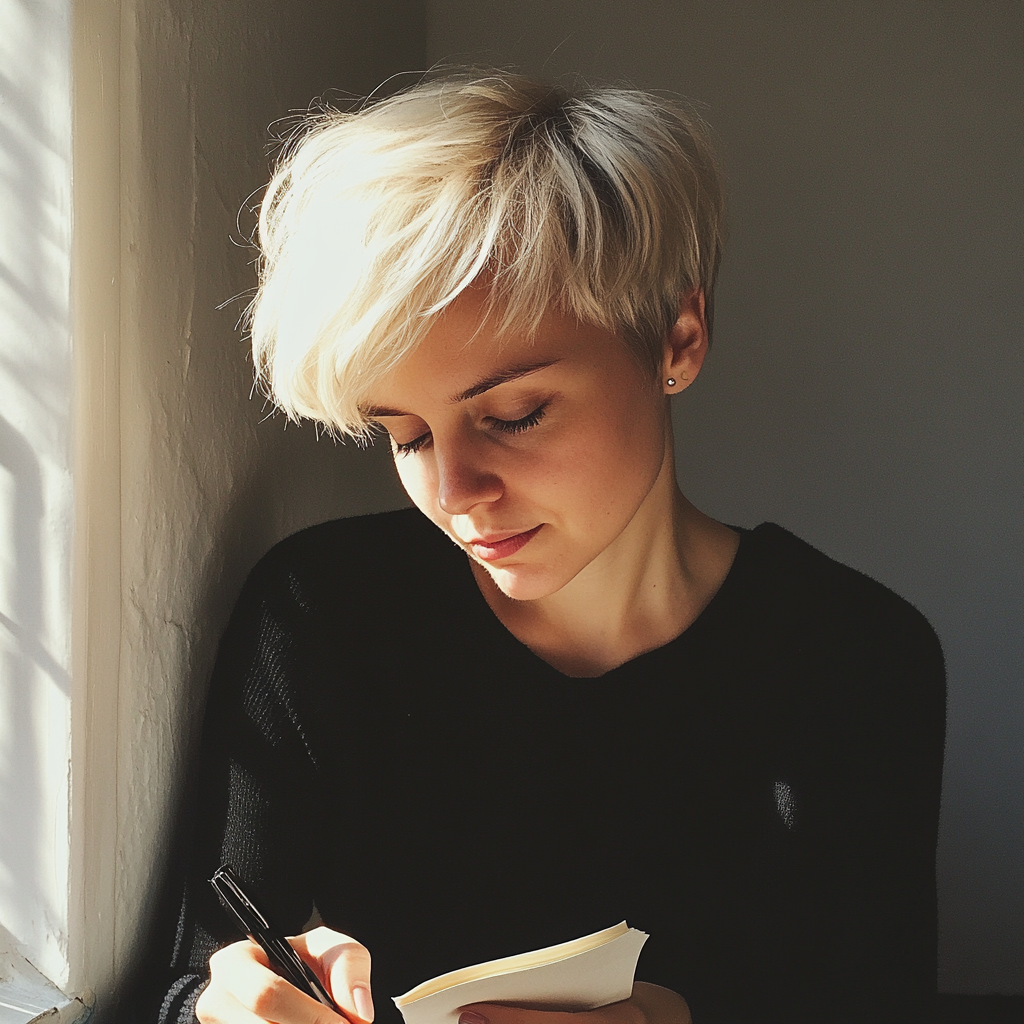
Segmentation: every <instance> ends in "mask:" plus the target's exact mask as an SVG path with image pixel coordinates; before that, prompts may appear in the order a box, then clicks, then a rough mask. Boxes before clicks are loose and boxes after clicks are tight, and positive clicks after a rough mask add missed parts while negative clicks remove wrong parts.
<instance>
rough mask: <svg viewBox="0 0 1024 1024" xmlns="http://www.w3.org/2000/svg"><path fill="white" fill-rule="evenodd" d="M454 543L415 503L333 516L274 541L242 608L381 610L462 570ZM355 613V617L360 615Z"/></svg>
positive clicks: (439, 585)
mask: <svg viewBox="0 0 1024 1024" xmlns="http://www.w3.org/2000/svg"><path fill="white" fill-rule="evenodd" d="M458 554H459V552H458V550H457V549H456V548H455V546H454V545H453V544H452V542H451V541H450V540H449V539H448V538H447V537H446V536H445V535H444V534H443V533H442V532H441V531H440V530H439V529H438V528H437V527H436V526H434V524H433V523H431V522H430V521H429V520H428V519H427V518H426V517H425V516H424V515H423V514H422V513H421V512H420V511H418V510H417V509H415V508H409V509H399V510H397V511H394V512H381V513H376V514H374V515H365V516H353V517H350V518H346V519H335V520H331V521H329V522H325V523H320V524H318V525H316V526H310V527H307V528H306V529H303V530H300V531H299V532H298V533H294V534H292V535H291V536H289V537H286V538H284V539H283V540H281V541H278V543H276V544H275V545H274V546H273V547H272V548H271V549H270V550H269V551H268V552H267V553H266V554H265V555H263V557H262V558H260V560H259V561H258V562H257V563H256V565H255V566H254V567H253V569H252V571H251V572H250V573H249V576H248V578H247V580H246V582H245V585H244V586H243V589H242V593H241V595H240V598H239V605H246V604H250V603H254V602H255V603H257V604H259V605H261V606H262V607H266V608H278V609H280V611H281V614H284V615H286V616H288V617H289V618H295V616H302V615H303V614H304V613H306V612H313V613H315V612H317V611H321V610H333V609H338V610H343V611H344V613H345V614H353V613H359V612H360V610H362V611H365V612H367V613H369V612H370V611H371V609H372V610H377V609H379V606H380V602H381V601H382V600H384V599H385V598H386V599H387V600H388V601H389V602H390V601H394V600H396V599H399V598H400V597H401V598H402V599H407V600H409V601H416V600H419V599H420V598H421V597H422V594H421V593H420V592H421V591H425V590H426V588H428V587H429V588H431V589H432V590H433V591H435V592H437V591H438V590H440V589H443V588H444V587H445V586H446V584H447V583H448V582H449V581H452V580H453V579H455V578H456V577H457V574H458V572H459V569H460V567H461V562H460V559H459V558H458ZM357 617H358V615H357Z"/></svg>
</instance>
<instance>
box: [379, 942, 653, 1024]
mask: <svg viewBox="0 0 1024 1024" xmlns="http://www.w3.org/2000/svg"><path fill="white" fill-rule="evenodd" d="M646 941H647V933H646V932H642V931H639V930H638V929H636V928H630V929H629V931H627V932H626V933H625V934H624V935H620V936H619V937H618V938H617V939H613V940H612V941H611V942H607V943H605V944H604V945H603V946H598V947H597V948H596V949H591V950H588V951H587V952H586V953H579V954H577V955H576V956H570V957H566V958H565V959H563V960H556V961H555V962H554V963H551V964H543V965H542V966H540V967H530V968H527V969H526V970H522V971H516V972H515V973H514V974H502V975H499V976H498V977H495V978H478V979H477V980H476V981H467V982H464V983H463V984H461V985H454V986H452V987H451V988H447V989H444V990H443V991H441V992H435V993H434V994H433V995H429V996H423V997H422V998H420V999H416V1000H414V1001H413V1002H411V1003H408V1004H407V1005H405V1006H402V1007H399V1009H400V1010H401V1011H402V1016H403V1017H404V1018H405V1024H458V1019H459V1007H460V1006H466V1005H467V1004H469V1003H515V1004H520V1005H530V1006H544V1007H550V1008H551V1009H566V1010H592V1009H595V1008H596V1007H598V1006H607V1005H608V1004H609V1003H617V1002H619V1001H620V1000H622V999H628V998H629V996H630V994H631V993H632V991H633V976H634V974H635V973H636V962H637V960H638V958H639V957H640V950H641V949H643V945H644V943H645V942H646ZM396 1002H397V1000H396Z"/></svg>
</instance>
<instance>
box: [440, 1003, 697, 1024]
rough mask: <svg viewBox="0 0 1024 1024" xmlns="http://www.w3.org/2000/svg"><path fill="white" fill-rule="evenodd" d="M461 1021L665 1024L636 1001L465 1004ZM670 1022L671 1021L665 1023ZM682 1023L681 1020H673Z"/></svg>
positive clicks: (470, 1023)
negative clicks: (559, 1005) (565, 1006)
mask: <svg viewBox="0 0 1024 1024" xmlns="http://www.w3.org/2000/svg"><path fill="white" fill-rule="evenodd" d="M459 1024H662V1022H661V1021H657V1022H648V1021H646V1020H645V1018H644V1015H643V1013H642V1012H641V1011H640V1009H639V1008H638V1007H637V1006H634V1005H633V1003H632V1000H629V999H627V1000H624V1001H623V1002H621V1003H612V1004H611V1005H610V1006H602V1007H600V1009H597V1010H581V1011H571V1010H533V1009H524V1008H523V1007H521V1006H501V1005H499V1004H497V1003H475V1004H473V1005H472V1006H464V1007H462V1011H461V1013H460V1014H459ZM665 1024H669V1022H665ZM672 1024H678V1022H672Z"/></svg>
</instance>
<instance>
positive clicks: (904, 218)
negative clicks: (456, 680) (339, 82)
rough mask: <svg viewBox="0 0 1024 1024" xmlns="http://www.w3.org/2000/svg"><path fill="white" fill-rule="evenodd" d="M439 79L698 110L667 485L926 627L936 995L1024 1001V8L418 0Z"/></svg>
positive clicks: (935, 1)
mask: <svg viewBox="0 0 1024 1024" xmlns="http://www.w3.org/2000/svg"><path fill="white" fill-rule="evenodd" d="M428 11H429V19H430V21H429V26H428V51H427V56H428V57H429V59H430V60H431V61H432V62H433V61H438V60H444V59H449V58H451V59H460V58H461V59H466V58H476V59H478V60H479V59H484V60H488V61H490V62H492V63H497V64H504V63H513V64H516V65H519V66H520V67H522V68H524V69H526V70H529V71H532V72H537V73H546V74H547V75H549V76H557V75H560V74H569V75H573V74H576V75H580V76H583V78H585V79H587V78H589V79H593V80H597V81H608V80H612V81H623V80H624V81H628V82H632V83H634V84H636V85H639V86H641V87H647V88H655V89H665V90H669V91H676V92H679V93H682V94H683V95H686V96H690V97H692V98H694V99H696V100H699V101H703V102H704V103H705V104H706V105H707V108H706V114H707V117H708V119H709V120H710V121H711V123H712V124H713V125H714V126H715V127H716V128H717V130H718V132H719V133H720V135H721V138H722V142H723V148H724V153H725V158H726V167H727V170H728V173H729V179H730V189H729V191H730V196H731V214H730V222H731V237H730V239H729V242H728V243H727V245H726V255H725V262H724V268H723V272H722V280H721V288H720V294H719V303H718V311H717V317H718V318H717V323H716V338H715V342H714V348H713V351H712V354H711V357H710V360H709V362H708V364H707V366H706V368H705V370H704V372H703V374H702V378H701V380H700V381H698V382H697V385H696V386H695V387H693V388H691V389H689V390H687V391H686V393H685V395H684V396H683V397H682V399H681V400H680V401H679V402H678V403H677V405H676V412H677V414H678V415H677V419H676V427H677V436H678V439H679V445H678V453H679V474H680V479H681V481H682V483H683V490H684V491H685V492H686V493H687V494H688V495H689V496H690V497H691V498H693V499H694V500H695V501H696V502H697V504H698V505H700V507H702V508H704V509H705V510H706V511H708V512H709V513H710V514H712V515H714V516H716V517H718V518H721V519H724V520H726V521H727V522H733V523H739V524H741V525H753V524H755V523H757V522H760V521H761V520H765V519H772V520H775V521H777V522H779V523H781V524H783V525H784V526H787V527H789V528H790V529H792V530H794V531H796V532H797V533H798V534H800V535H802V536H803V537H804V538H806V539H807V540H809V541H810V542H811V543H813V544H816V545H817V546H819V547H820V548H822V549H824V550H825V551H827V552H828V553H830V554H832V555H834V556H835V557H838V558H840V559H841V560H843V561H846V562H849V563H850V564H852V565H855V566H857V567H859V568H861V569H863V570H865V571H867V572H869V573H871V574H872V575H874V576H876V577H877V578H878V579H880V580H882V581H883V582H885V583H887V584H888V585H889V586H891V587H893V588H894V589H896V590H897V591H898V592H900V593H902V594H903V595H904V596H906V597H907V598H909V599H910V600H911V601H913V602H914V603H915V604H916V605H917V606H918V607H919V608H920V609H921V610H922V611H923V612H924V613H925V614H926V615H927V616H928V617H929V618H930V620H931V621H932V623H933V624H934V626H935V627H936V629H937V630H938V633H939V636H940V638H941V639H942V642H943V646H944V648H945V653H946V657H947V661H948V669H949V720H948V744H947V763H946V774H945V785H944V795H943V810H942V827H941V837H940V847H939V864H938V866H939V895H940V928H941V942H940V960H941V963H940V978H939V981H940V988H941V989H942V990H943V991H952V992H976V993H984V992H1020V991H1022V989H1024V804H1022V802H1021V779H1022V777H1024V688H1022V687H1021V679H1022V675H1024V588H1022V578H1024V571H1022V570H1024V564H1022V563H1024V521H1022V520H1024V517H1022V516H1021V496H1022V493H1024V436H1022V430H1021V384H1022V378H1024V372H1022V371H1024V345H1022V344H1021V342H1022V337H1024V323H1022V313H1024V301H1022V278H1021V266H1022V260H1021V256H1022V253H1021V239H1022V238H1024V223H1022V221H1024V216H1022V214H1024V180H1022V178H1024V119H1022V117H1021V111H1022V110H1024V55H1022V47H1021V41H1022V39H1024V6H1022V5H1021V4H1020V3H1019V2H1017V0H1002V2H997V0H990V2H986V3H969V2H946V0H942V2H939V0H930V2H928V3H916V2H910V3H907V2H902V0H887V2H884V3H882V2H868V3H853V2H847V3H811V2H808V0H776V2H773V3H770V4H760V3H752V2H750V0H630V2H628V3H626V2H620V0H517V2H516V3H505V2H496V0H430V2H429V4H428Z"/></svg>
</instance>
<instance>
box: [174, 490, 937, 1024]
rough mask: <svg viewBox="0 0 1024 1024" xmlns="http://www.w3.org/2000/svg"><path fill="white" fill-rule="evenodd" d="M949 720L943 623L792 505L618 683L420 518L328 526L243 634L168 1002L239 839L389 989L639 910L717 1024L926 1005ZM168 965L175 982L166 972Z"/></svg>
mask: <svg viewBox="0 0 1024 1024" xmlns="http://www.w3.org/2000/svg"><path fill="white" fill-rule="evenodd" d="M944 714H945V684H944V673H943V661H942V653H941V650H940V648H939V644H938V641H937V639H936V637H935V634H934V633H933V631H932V630H931V628H930V627H929V625H928V623H927V622H926V621H925V619H924V618H923V617H922V616H921V615H920V614H919V613H918V612H917V611H915V610H914V609H913V608H912V607H911V606H910V605H909V604H907V603H906V602H905V601H903V600H902V599H901V598H899V597H897V596H896V595H895V594H893V593H892V592H891V591H889V590H887V589H886V588H885V587H883V586H881V585H880V584H879V583H876V582H875V581H874V580H871V579H869V578H868V577H866V576H864V575H862V574H860V573H858V572H855V571H853V570H852V569H849V568H846V567H845V566H842V565H840V564H838V563H837V562H834V561H832V560H831V559H829V558H827V557H826V556H824V555H823V554H821V553H820V552H818V551H816V550H815V549H813V548H811V547H810V546H809V545H807V544H805V543H804V542H802V541H800V540H798V539H797V538H796V537H794V536H793V535H792V534H790V533H787V532H786V531H785V530H783V529H781V528H780V527H778V526H774V525H772V524H765V525H763V526H760V527H758V528H757V529H755V530H752V531H744V532H743V534H742V539H741V543H740V547H739V551H738V553H737V556H736V561H735V563H734V565H733V567H732V569H731V571H730V573H729V575H728V577H727V578H726V580H725V583H724V584H723V586H722V587H721V589H720V591H719V592H718V594H717V595H716V596H715V598H714V599H713V600H712V601H711V603H710V604H709V605H708V607H707V608H706V609H705V610H704V612H703V613H702V614H701V615H700V617H699V618H698V619H697V621H696V622H695V623H694V624H693V625H691V626H690V628H689V629H687V630H686V631H685V632H684V633H683V634H681V635H680V636H679V637H677V638H676V639H675V640H673V641H671V642H670V643H668V644H666V645H665V646H664V647H661V648H658V649H657V650H654V651H650V652H648V653H647V654H644V655H641V656H640V657H638V658H635V659H634V660H632V661H630V662H627V663H626V664H624V665H621V666H619V667H618V668H616V669H614V670H612V671H611V672H608V673H606V674H605V675H603V676H601V677H600V678H597V679H572V678H568V677H566V676H564V675H562V674H561V673H560V672H558V671H557V670H555V669H553V668H552V667H551V666H549V665H547V664H546V663H545V662H544V661H542V660H541V659H540V658H538V657H537V656H536V655H534V654H533V653H532V652H531V651H530V650H529V649H528V648H526V647H525V646H524V645H522V644H521V643H519V641H517V640H516V639H515V638H514V637H513V636H512V635H511V634H510V633H508V631H507V630H506V629H505V628H504V627H503V626H502V625H501V623H500V622H499V621H498V620H497V619H496V617H495V616H494V615H493V613H492V612H491V611H490V609H489V608H488V606H487V604H486V602H485V601H484V599H483V597H482V596H481V594H480V592H479V591H478V589H477V587H476V584H475V582H474V580H473V577H472V574H471V571H470V568H469V565H468V562H467V560H466V557H465V556H464V555H463V554H462V553H461V552H460V551H458V550H457V549H456V548H455V547H454V546H453V545H452V544H451V542H450V541H449V540H448V539H447V538H445V537H444V535H443V534H441V533H440V532H439V531H438V530H437V529H436V528H435V527H434V526H433V525H432V524H430V523H429V522H428V521H427V520H426V519H425V518H424V517H422V516H421V515H420V513H419V512H417V511H415V510H408V511H402V512H395V513H389V514H386V515H377V516H367V517H364V518H360V519H350V520H342V521H338V522H332V523H326V524H324V525H323V526H318V527H314V528H312V529H309V530H306V531H304V532H302V533H300V534H297V535H296V536H294V537H291V538H289V539H288V540H286V541H284V542H282V543H281V544H279V545H277V547H275V548H274V549H273V550H272V551H271V552H270V553H269V554H268V555H267V556H266V557H265V558H264V559H263V560H262V561H261V562H260V564H259V565H258V566H257V567H256V569H255V570H254V571H253V573H252V574H251V576H250V578H249V580H248V582H247V584H246V586H245V589H244V591H243V593H242V596H241V598H240V599H239V602H238V605H237V607H236V609H235V613H234V615H233V617H232V619H231V623H230V625H229V627H228V630H227V632H226V634H225V636H224V639H223V641H222V643H221V647H220V652H219V656H218V660H217V666H216V669H215V673H214V679H213V685H212V688H211V692H210V698H209V705H208V710H207V718H206V726H205V730H204V739H203V754H202V764H201V769H200V784H199V786H198V787H197V792H198V793H199V794H200V800H199V809H198V815H197V818H196V821H195V825H194V834H193V836H192V840H191V860H190V866H189V869H188V882H187V886H186V892H185V897H184V903H183V910H182V916H181V920H180V922H179V930H178V941H177V944H176V951H175V955H174V960H173V963H172V965H171V969H170V974H169V976H168V977H167V979H166V980H165V982H164V991H165V992H167V996H166V998H165V999H164V1006H163V1009H162V1011H161V1016H160V1019H161V1021H178V1020H182V1021H192V1020H194V1017H193V1015H192V1006H193V1005H194V1001H195V996H196V994H197V991H198V989H199V987H200V985H201V984H202V982H203V981H205V979H206V977H207V966H206V961H207V959H208V957H209V955H210V953H211V952H212V950H213V949H215V948H216V947H217V946H218V945H222V944H223V943H224V942H226V941H228V940H235V939H237V937H238V936H237V934H235V933H233V931H232V930H231V926H230V924H229V923H228V922H227V919H226V917H225V916H224V913H223V911H222V910H221V908H220V907H219V906H218V905H217V903H216V901H215V898H214V897H213V894H212V892H211V890H210V888H209V886H208V884H207V883H206V879H207V878H209V877H210V875H211V873H212V872H213V870H214V869H215V868H216V867H217V865H218V864H219V863H220V862H221V861H223V860H228V861H230V862H232V863H233V864H234V865H235V867H236V868H237V869H238V870H239V872H240V873H241V875H242V877H243V878H245V879H247V880H248V881H249V882H250V883H251V885H252V887H253V889H254V892H255V893H256V894H258V896H259V897H260V899H261V900H263V901H264V902H265V904H266V905H267V908H268V910H269V912H270V913H271V915H272V916H273V918H274V919H275V920H276V922H277V923H278V924H279V925H280V926H281V927H282V928H283V929H285V930H286V931H287V932H289V933H295V932H298V931H301V930H302V929H303V927H304V926H305V925H306V923H307V921H308V919H309V918H310V915H311V912H312V910H313V906H314V905H315V906H316V908H317V910H318V911H319V913H320V915H321V917H322V919H323V920H324V922H325V923H326V924H329V925H331V926H332V927H335V928H338V929H339V930H342V931H345V932H347V933H349V934H351V935H353V936H355V937H356V938H358V939H359V940H360V941H361V942H363V943H364V944H365V945H366V946H367V947H368V948H369V949H370V951H371V953H372V955H373V958H374V966H373V989H374V997H375V1004H376V1007H377V1019H378V1021H381V1022H389V1021H393V1020H397V1019H398V1016H397V1011H396V1010H395V1009H394V1007H393V1006H392V1005H391V1002H390V999H389V998H388V997H389V996H394V995H398V994H400V993H401V992H404V991H405V990H406V989H408V988H411V987H412V986H413V985H415V984H417V983H418V982H420V981H423V980H425V979H427V978H429V977H431V976H433V975H435V974H440V973H443V972H445V971H448V970H452V969H454V968H456V967H461V966H464V965H467V964H470V963H476V962H479V961H482V960H488V959H492V958H495V957H499V956H504V955H508V954H512V953H518V952H523V951H525V950H528V949H533V948H537V947H540V946H544V945H548V944H552V943H555V942H560V941H563V940H566V939H571V938H575V937H576V936H579V935H583V934H585V933H587V932H591V931H596V930H597V929H599V928H604V927H607V926H608V925H611V924H614V923H616V922H617V921H620V920H623V919H625V920H627V921H628V922H629V924H630V925H633V926H635V927H638V928H641V929H643V930H644V931H647V932H649V933H650V936H651V938H650V940H649V941H648V943H647V946H646V947H645V949H644V952H643V954H642V956H641V958H640V965H639V968H638V972H637V978H638V979H639V980H645V981H652V982H656V983H658V984H661V985H665V986H667V987H669V988H671V989H674V990H675V991H677V992H679V993H681V994H682V995H683V996H684V997H685V998H686V999H687V1000H688V1001H689V1004H690V1009H691V1012H692V1014H693V1019H694V1021H695V1024H712V1022H715V1021H737V1022H739V1021H757V1022H761V1024H764V1022H771V1021H780V1022H782V1021H784V1022H787V1024H795V1022H799V1021H808V1022H810V1021H813V1022H815V1024H826V1022H831V1021H835V1022H840V1021H857V1022H861V1021H871V1022H872V1024H880V1022H885V1021H899V1022H901V1024H906V1022H910V1021H918V1020H920V1021H924V1020H930V1019H931V1013H932V1007H933V1003H934V993H935V971H936V906H935V843H936V831H937V824H938V813H939V791H940V782H941V771H942V752H943V736H944ZM168 987H169V991H168Z"/></svg>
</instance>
